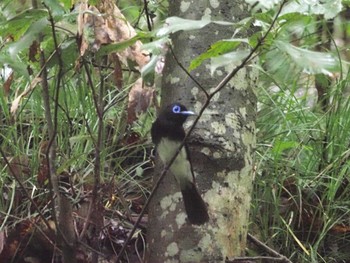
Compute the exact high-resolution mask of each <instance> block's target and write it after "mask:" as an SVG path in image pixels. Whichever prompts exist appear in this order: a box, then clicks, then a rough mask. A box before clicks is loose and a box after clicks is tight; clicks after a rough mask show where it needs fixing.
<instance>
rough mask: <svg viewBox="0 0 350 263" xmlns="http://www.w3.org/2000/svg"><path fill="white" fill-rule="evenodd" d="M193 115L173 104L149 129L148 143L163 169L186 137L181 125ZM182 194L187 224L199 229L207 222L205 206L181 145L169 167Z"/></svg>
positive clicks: (182, 107)
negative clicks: (151, 142) (149, 137)
mask: <svg viewBox="0 0 350 263" xmlns="http://www.w3.org/2000/svg"><path fill="white" fill-rule="evenodd" d="M191 115H195V114H194V112H192V111H189V110H187V108H186V107H185V106H184V105H182V104H181V103H173V104H170V105H168V106H166V107H165V108H164V110H162V111H161V112H160V114H159V116H158V118H157V119H156V120H155V121H154V123H153V124H152V128H151V136H152V141H153V143H154V144H155V149H156V152H157V153H158V156H159V158H160V159H161V161H162V163H163V164H164V165H167V164H169V162H170V160H171V159H172V158H173V157H174V155H175V153H176V151H177V150H178V148H179V146H180V145H181V143H182V142H183V140H184V138H185V136H186V133H185V130H184V128H183V124H184V122H185V121H186V119H187V117H188V116H191ZM170 171H171V173H172V174H173V175H174V176H175V179H176V181H177V183H178V184H179V186H180V190H181V193H182V197H183V201H184V206H185V211H186V214H187V218H188V221H189V222H190V223H191V224H194V225H202V224H204V223H206V222H208V220H209V215H208V210H207V206H206V203H205V202H204V200H203V199H202V197H201V195H200V193H199V191H198V189H197V187H196V184H195V179H194V174H193V169H192V164H191V159H190V152H189V149H188V146H187V144H186V143H185V144H184V146H183V147H182V149H181V151H180V152H179V154H178V155H177V157H176V159H175V160H174V162H173V163H172V165H171V166H170Z"/></svg>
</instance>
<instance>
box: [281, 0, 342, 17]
mask: <svg viewBox="0 0 350 263" xmlns="http://www.w3.org/2000/svg"><path fill="white" fill-rule="evenodd" d="M342 8H343V5H342V2H341V0H324V1H308V0H299V1H291V2H290V3H288V4H287V5H286V6H285V7H284V8H283V10H282V12H281V15H284V14H288V13H301V14H305V15H324V18H325V19H332V18H334V17H335V16H337V15H338V14H339V13H340V11H341V10H342Z"/></svg>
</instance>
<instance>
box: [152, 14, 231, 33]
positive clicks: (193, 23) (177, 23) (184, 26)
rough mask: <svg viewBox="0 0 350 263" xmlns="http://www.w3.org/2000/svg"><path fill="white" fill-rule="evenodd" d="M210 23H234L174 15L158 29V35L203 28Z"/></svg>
mask: <svg viewBox="0 0 350 263" xmlns="http://www.w3.org/2000/svg"><path fill="white" fill-rule="evenodd" d="M210 23H215V24H220V25H233V23H231V22H226V21H211V20H210V19H209V18H203V19H202V20H191V19H184V18H181V17H176V16H172V17H169V18H167V19H166V20H165V26H164V27H162V28H161V29H159V30H158V32H157V36H158V37H162V36H166V35H169V34H171V33H175V32H178V31H181V30H184V31H188V30H194V29H201V28H203V27H205V26H206V25H208V24H210Z"/></svg>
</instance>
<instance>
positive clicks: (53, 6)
mask: <svg viewBox="0 0 350 263" xmlns="http://www.w3.org/2000/svg"><path fill="white" fill-rule="evenodd" d="M44 3H45V5H46V6H47V7H48V8H49V9H50V11H51V14H52V16H53V17H57V16H62V15H64V14H65V13H66V11H65V10H64V7H63V5H62V3H61V1H57V0H44Z"/></svg>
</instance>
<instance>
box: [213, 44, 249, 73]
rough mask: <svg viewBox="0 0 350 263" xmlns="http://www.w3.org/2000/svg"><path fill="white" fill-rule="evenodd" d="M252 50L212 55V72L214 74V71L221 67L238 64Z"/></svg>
mask: <svg viewBox="0 0 350 263" xmlns="http://www.w3.org/2000/svg"><path fill="white" fill-rule="evenodd" d="M249 53H250V50H248V49H246V50H239V51H233V52H229V53H226V54H224V55H221V56H217V57H212V58H211V59H210V72H211V74H214V71H215V70H216V69H217V68H219V67H225V66H227V65H238V64H239V63H240V62H241V61H242V60H243V59H244V58H245V57H246V56H248V55H249Z"/></svg>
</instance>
